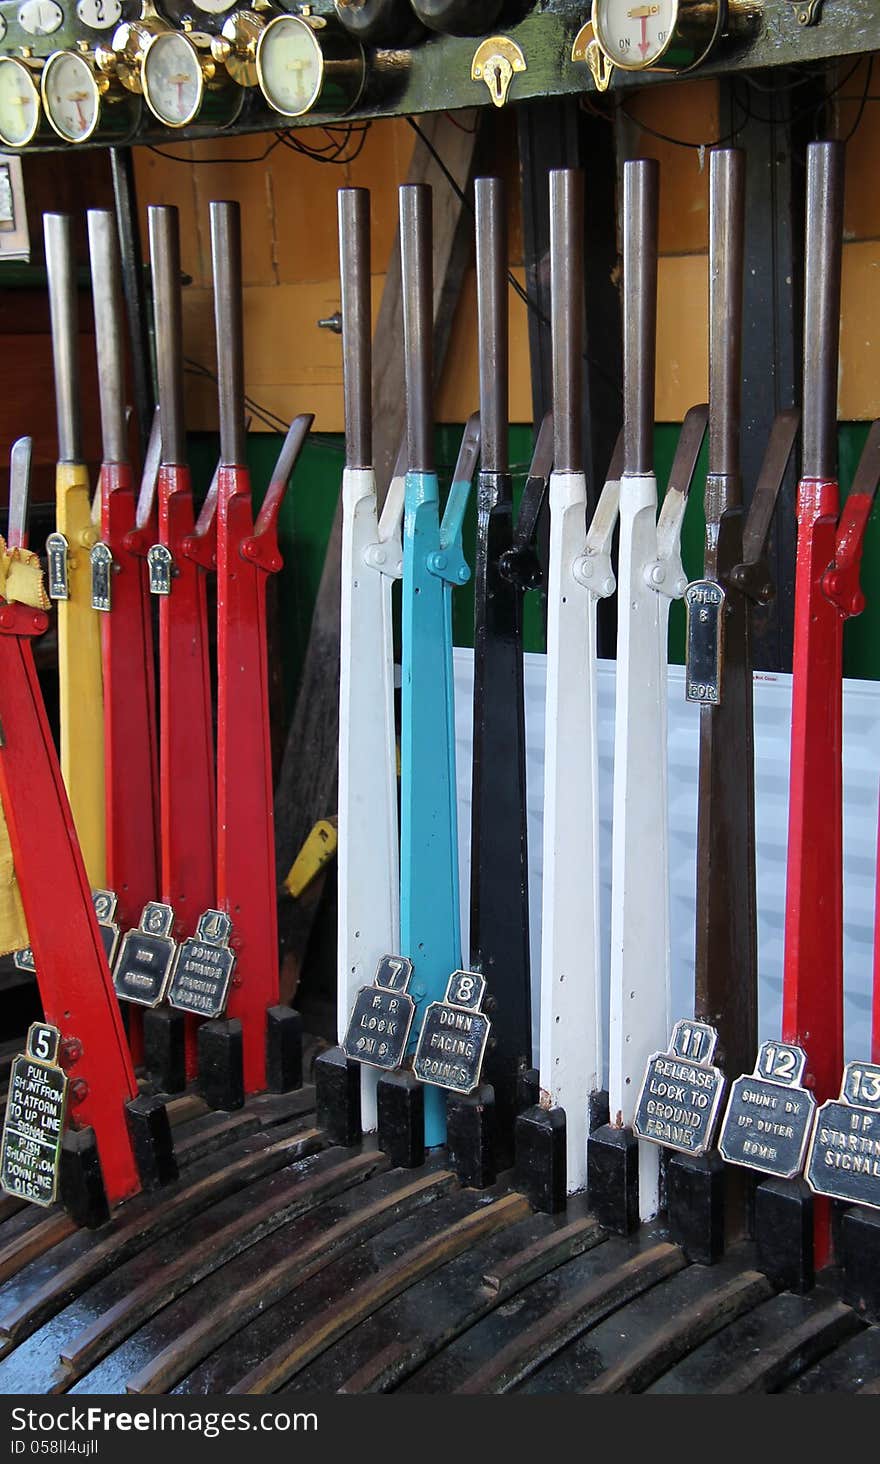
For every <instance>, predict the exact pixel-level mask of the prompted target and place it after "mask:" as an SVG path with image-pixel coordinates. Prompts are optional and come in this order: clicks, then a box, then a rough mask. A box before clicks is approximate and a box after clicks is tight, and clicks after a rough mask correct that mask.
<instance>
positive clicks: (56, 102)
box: [42, 51, 101, 142]
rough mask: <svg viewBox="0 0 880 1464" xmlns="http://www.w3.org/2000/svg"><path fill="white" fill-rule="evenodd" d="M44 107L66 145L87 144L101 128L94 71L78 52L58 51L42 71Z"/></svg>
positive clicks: (99, 100) (99, 105) (99, 103)
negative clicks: (98, 128)
mask: <svg viewBox="0 0 880 1464" xmlns="http://www.w3.org/2000/svg"><path fill="white" fill-rule="evenodd" d="M42 92H43V108H44V110H45V113H46V116H47V117H48V118H49V121H50V122H51V124H52V126H53V127H54V129H55V131H56V132H57V133H58V136H59V137H63V138H64V140H65V142H84V141H85V140H86V138H87V137H91V135H92V133H93V132H94V130H95V128H96V127H97V125H98V113H99V111H100V109H101V99H100V95H99V93H98V85H97V82H96V81H95V78H94V76H93V74H92V68H91V66H90V65H89V63H88V61H86V59H85V57H83V56H78V55H77V54H76V52H75V51H57V52H56V53H55V55H54V56H50V57H49V60H48V61H47V62H46V65H45V68H44V70H43V78H42Z"/></svg>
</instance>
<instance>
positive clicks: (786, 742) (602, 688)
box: [455, 649, 880, 1077]
mask: <svg viewBox="0 0 880 1464" xmlns="http://www.w3.org/2000/svg"><path fill="white" fill-rule="evenodd" d="M615 670H616V668H615V663H614V662H613V661H600V662H599V671H598V735H599V818H600V826H601V827H600V850H601V861H600V910H601V931H602V944H601V959H602V979H603V993H604V995H603V1006H604V1010H605V1011H607V1010H608V973H609V964H610V963H609V954H610V912H611V784H612V770H613V759H614V692H615ZM545 684H546V658H545V657H544V656H542V655H526V657H525V698H526V750H527V765H528V835H529V896H530V926H531V951H532V1024H533V1052H534V1054H535V1057H537V1054H538V1051H539V1034H538V1023H539V1012H540V952H541V884H542V858H541V853H542V822H543V819H542V803H543V782H544V698H545ZM668 687H669V701H668V721H669V735H668V747H669V870H670V889H671V902H670V934H671V948H672V972H671V991H672V998H671V1003H670V1005H671V1013H672V1018H673V1019H674V1018H675V1017H679V1016H682V1015H684V1014H686V1013H687V1012H688V1011H689V1010H692V1009H693V980H694V921H695V918H696V903H695V881H696V841H697V759H698V745H699V721H700V713H699V708H698V707H696V706H693V705H691V704H689V703H687V702H686V701H685V699H684V667H683V666H670V667H669V671H668ZM754 697H755V787H756V815H755V821H756V834H757V884H758V969H759V1001H760V1009H759V1033H760V1040H761V1041H762V1042H764V1041H769V1040H770V1038H772V1037H778V1036H779V1033H780V1030H781V1026H780V1023H781V1020H782V940H783V926H784V918H783V910H784V904H785V859H786V838H787V832H788V763H789V746H790V735H791V677H790V676H772V675H769V674H766V673H758V674H757V675H756V676H755V679H754ZM472 698H473V652H471V651H469V650H462V649H456V651H455V700H456V738H457V753H456V755H457V767H458V797H459V808H460V817H459V830H460V856H461V868H462V888H463V889H467V887H468V870H469V865H470V860H469V850H468V839H469V836H470V762H471V715H472ZM843 747H844V780H843V786H844V812H843V834H844V898H843V913H844V931H843V937H844V951H843V956H844V979H845V1005H844V1016H845V1021H846V1028H845V1032H846V1057H847V1061H853V1060H855V1059H856V1058H858V1057H862V1058H863V1057H864V1056H865V1054H866V1053H868V1052H869V1051H870V1033H871V971H872V962H873V930H874V871H875V868H876V855H877V847H876V846H877V794H878V783H880V683H878V682H874V681H855V680H847V681H845V682H844V690H843ZM462 921H463V929H462V938H463V940H464V942H465V949H467V934H468V933H467V909H466V908H465V909H464V910H463V912H462ZM664 1045H665V1043H664ZM607 1060H608V1057H607V1047H606V1049H605V1052H604V1069H605V1074H606V1075H607ZM729 1076H731V1077H735V1076H737V1074H730V1075H729Z"/></svg>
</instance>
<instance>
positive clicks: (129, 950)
mask: <svg viewBox="0 0 880 1464" xmlns="http://www.w3.org/2000/svg"><path fill="white" fill-rule="evenodd" d="M173 929H174V911H173V910H172V908H171V906H170V905H161V904H158V903H157V902H155V901H153V900H151V901H150V902H149V903H148V904H146V905H145V906H144V910H143V914H142V915H141V922H140V925H139V926H138V928H137V930H128V931H126V933H125V935H124V936H123V937H122V944H121V946H120V947H119V956H118V958H117V961H116V966H115V967H114V970H113V986H114V989H115V991H116V995H117V996H118V997H119V998H120V999H121V1000H122V1001H133V1002H136V1003H137V1005H138V1006H147V1007H154V1006H158V1005H159V1003H160V1001H161V1000H162V998H163V996H164V995H165V987H166V986H167V984H168V977H169V974H170V972H171V967H172V964H173V962H174V955H175V952H176V950H177V942H176V941H175V940H174V938H173V936H172V935H171V931H172V930H173Z"/></svg>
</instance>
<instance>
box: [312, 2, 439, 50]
mask: <svg viewBox="0 0 880 1464" xmlns="http://www.w3.org/2000/svg"><path fill="white" fill-rule="evenodd" d="M333 3H334V6H335V8H336V14H337V15H338V17H339V21H340V24H341V25H342V26H344V27H345V29H346V30H347V31H348V32H349V34H350V35H353V36H356V37H357V39H358V40H359V41H361V42H362V44H363V45H365V46H412V45H415V43H416V42H417V41H420V40H421V38H422V37H423V36H424V34H425V28H424V26H423V25H420V23H419V21H418V20H417V19H416V17H415V16H414V15H413V12H412V8H411V6H410V4H409V0H333Z"/></svg>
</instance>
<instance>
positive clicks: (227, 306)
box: [163, 202, 245, 467]
mask: <svg viewBox="0 0 880 1464" xmlns="http://www.w3.org/2000/svg"><path fill="white" fill-rule="evenodd" d="M211 258H212V261H213V266H214V322H215V325H216V330H217V397H218V403H219V408H220V461H221V462H222V463H223V464H224V465H226V466H228V467H235V466H237V465H241V464H243V463H244V459H245V424H244V326H243V320H242V295H241V209H240V208H239V206H238V204H237V203H227V202H223V203H217V202H215V203H212V204H211ZM163 431H164V429H163Z"/></svg>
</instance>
